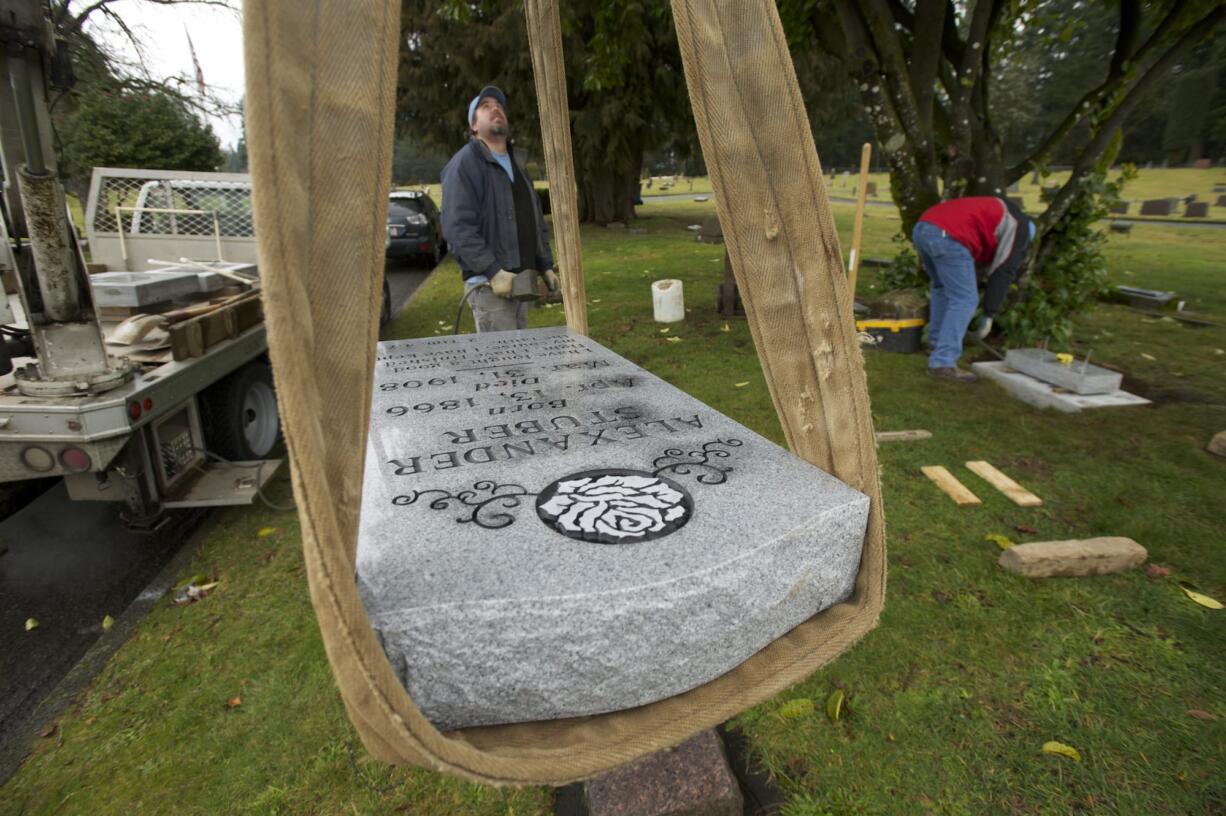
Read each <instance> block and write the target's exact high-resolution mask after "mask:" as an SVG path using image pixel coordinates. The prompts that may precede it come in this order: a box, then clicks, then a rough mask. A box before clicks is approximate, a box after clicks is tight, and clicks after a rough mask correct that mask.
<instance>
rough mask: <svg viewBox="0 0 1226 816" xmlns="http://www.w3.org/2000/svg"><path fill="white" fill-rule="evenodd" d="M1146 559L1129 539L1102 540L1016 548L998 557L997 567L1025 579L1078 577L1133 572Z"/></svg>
mask: <svg viewBox="0 0 1226 816" xmlns="http://www.w3.org/2000/svg"><path fill="white" fill-rule="evenodd" d="M1147 555H1148V554H1147V553H1146V552H1145V548H1144V547H1142V546H1141V545H1140V544H1138V543H1137V542H1135V541H1133V540H1132V539H1131V538H1124V537H1122V536H1105V537H1102V538H1082V539H1070V540H1067V541H1032V542H1030V543H1028V544H1015V545H1014V546H1012V547H1010V548H1009V549H1007V550H1005V551H1004V552H1002V553H1001V554H1000V558H999V559H998V563H999V564H1000V565H1001V566H1002V567H1004V568H1005V569H1007V570H1009V571H1010V572H1015V573H1017V574H1018V575H1025V576H1026V577H1028V578H1053V577H1057V576H1071V577H1080V576H1086V575H1106V574H1107V573H1111V572H1121V571H1123V570H1126V569H1132V568H1133V567H1135V566H1138V565H1140V564H1143V563H1145V559H1146V557H1147Z"/></svg>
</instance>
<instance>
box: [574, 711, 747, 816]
mask: <svg viewBox="0 0 1226 816" xmlns="http://www.w3.org/2000/svg"><path fill="white" fill-rule="evenodd" d="M584 787H585V792H586V794H587V796H586V798H587V806H588V813H589V814H590V816H741V813H742V810H743V807H744V803H743V799H742V797H741V790H740V787H739V786H738V785H737V781H736V777H735V776H733V775H732V769H731V768H729V767H728V760H727V759H725V757H724V749H723V745H722V744H721V743H720V741H719V738H718V737H717V736H716V735H715V732H714V731H703V732H702V733H701V734H699V735H698V736H696V737H691V738H690V739H689V740H687V741H686V742H683V743H681V744H680V745H678V746H677V747H676V748H671V749H669V750H667V751H661V752H659V753H658V754H652V755H651V756H649V757H647V758H646V759H640V760H639V761H638V762H634V763H631V764H630V765H627V766H625V767H623V768H618V769H617V770H615V771H610V772H609V773H607V774H602V775H600V776H598V777H596V778H595V779H591V780H589V781H588V782H587V784H586V785H585V786H584Z"/></svg>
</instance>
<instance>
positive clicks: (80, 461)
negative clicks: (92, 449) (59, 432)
mask: <svg viewBox="0 0 1226 816" xmlns="http://www.w3.org/2000/svg"><path fill="white" fill-rule="evenodd" d="M60 464H62V465H63V466H64V469H65V470H67V471H70V472H72V473H84V472H86V471H87V470H89V469H90V468H91V467H93V464H94V463H93V460H91V459H90V458H89V454H88V453H86V452H85V451H83V450H81V449H80V448H64V450H62V451H61V452H60Z"/></svg>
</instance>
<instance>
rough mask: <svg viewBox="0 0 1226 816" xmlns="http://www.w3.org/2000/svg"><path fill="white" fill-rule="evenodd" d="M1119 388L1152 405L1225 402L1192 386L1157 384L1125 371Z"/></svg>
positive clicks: (1214, 403) (1220, 403) (1217, 403)
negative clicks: (1142, 398)
mask: <svg viewBox="0 0 1226 816" xmlns="http://www.w3.org/2000/svg"><path fill="white" fill-rule="evenodd" d="M1120 388H1122V389H1123V390H1125V391H1127V392H1128V393H1130V394H1136V395H1137V396H1138V397H1144V398H1145V399H1147V400H1149V401H1150V402H1152V403H1153V404H1154V405H1172V404H1177V403H1185V404H1192V405H1224V404H1226V403H1223V402H1222V401H1221V400H1219V399H1218V398H1217V397H1215V396H1213V395H1212V394H1206V393H1205V392H1204V391H1197V390H1195V389H1193V388H1181V387H1179V386H1167V385H1157V384H1155V383H1150V382H1146V381H1145V380H1142V379H1140V378H1138V377H1134V376H1132V375H1131V374H1127V373H1125V374H1124V381H1123V382H1122V383H1121V384H1120Z"/></svg>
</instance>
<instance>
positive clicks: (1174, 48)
mask: <svg viewBox="0 0 1226 816" xmlns="http://www.w3.org/2000/svg"><path fill="white" fill-rule="evenodd" d="M1223 20H1226V6H1217V7H1216V8H1214V9H1213V11H1211V12H1209V13H1208V14H1206V15H1205V16H1204V17H1202V18H1201V19H1200V20H1197V21H1196V22H1194V23H1192V24H1191V25H1189V26H1187V28H1185V29H1184V31H1183V33H1182V34H1181V35H1180V36H1179V38H1178V39H1176V40H1175V42H1174V43H1173V44H1172V45H1171V46H1170V47H1169V48H1168V49H1167V50H1166V52H1165V53H1163V54H1162V55H1161V56H1160V57H1158V59H1156V60H1155V61H1154V62H1153V63H1152V64H1151V65H1150V66H1149V68H1147V69H1146V70H1145V72H1144V73H1143V74H1142V75H1141V77H1140V78H1139V79H1138V80H1137V81H1136V82H1135V83H1133V85H1132V87H1131V88H1129V89H1128V90H1127V91H1126V92H1124V95H1123V98H1121V99H1120V100H1119V101H1118V102H1117V103H1116V105H1115V106H1114V108H1112V110H1111V113H1110V114H1109V115H1108V116H1107V118H1106V119H1104V120H1103V121H1101V122H1099V123H1098V124H1097V125H1096V126H1095V131H1094V137H1093V138H1092V139H1091V140H1090V141H1089V143H1088V144H1086V146H1085V147H1084V148H1083V149H1082V151H1081V154H1080V155H1079V156H1078V158H1077V162H1076V163H1075V164H1074V165H1073V172H1072V174H1071V175H1070V176H1069V180H1068V181H1067V182H1065V183H1064V186H1063V187H1061V188H1060V192H1059V193H1057V194H1056V197H1055V199H1053V200H1052V202H1051V204H1050V205H1049V206H1048V208H1047V210H1046V211H1045V212H1044V213H1043V215H1042V216H1041V217H1040V223H1041V225H1042V228H1043V229H1044V230H1046V229H1048V228H1050V227H1051V225H1052V224H1054V223H1055V222H1056V221H1058V220H1059V219H1060V217H1061V216H1063V215H1064V213H1065V212H1066V211H1067V210H1068V208H1069V206H1070V204H1071V203H1072V200H1073V195H1074V194H1075V193H1076V191H1077V188H1078V187H1079V186H1080V184H1081V180H1082V178H1083V177H1084V176H1085V174H1086V173H1087V172H1089V171H1090V170H1091V169H1092V168H1093V167H1094V165H1095V163H1096V162H1097V160H1098V157H1099V155H1100V154H1101V153H1102V151H1103V150H1104V149H1105V148H1106V146H1107V144H1108V143H1109V142H1110V141H1111V139H1112V138H1113V136H1114V135H1115V131H1116V129H1118V128H1119V127H1120V126H1121V125H1123V123H1124V119H1125V118H1127V116H1128V114H1129V113H1131V112H1132V109H1133V107H1135V106H1136V104H1137V102H1139V101H1140V100H1141V99H1142V98H1144V97H1145V95H1146V94H1147V93H1149V91H1151V90H1152V89H1153V87H1154V85H1155V84H1156V83H1157V82H1158V81H1159V80H1160V79H1162V77H1163V76H1165V74H1166V72H1167V71H1169V70H1170V69H1171V68H1173V67H1174V66H1175V64H1176V63H1177V62H1178V60H1179V58H1180V57H1181V56H1182V55H1183V53H1184V52H1185V51H1186V50H1187V49H1188V48H1190V47H1191V46H1192V45H1195V44H1196V43H1197V42H1199V41H1200V40H1201V39H1203V38H1205V37H1207V36H1208V35H1209V34H1211V33H1212V32H1213V30H1214V29H1215V28H1216V27H1217V26H1218V25H1220V24H1221V23H1222V21H1223ZM1151 41H1152V38H1151ZM1146 45H1149V43H1148V42H1147V43H1146Z"/></svg>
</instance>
